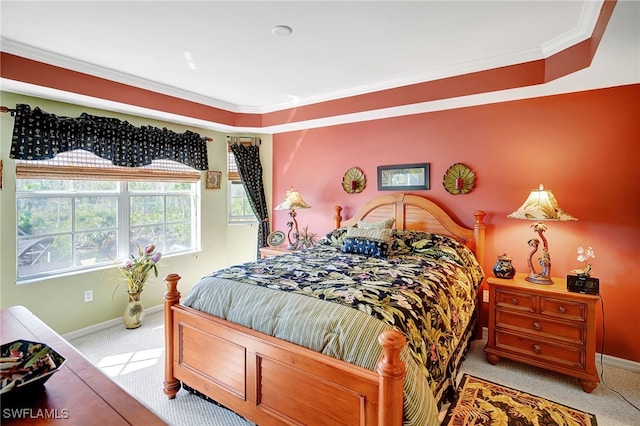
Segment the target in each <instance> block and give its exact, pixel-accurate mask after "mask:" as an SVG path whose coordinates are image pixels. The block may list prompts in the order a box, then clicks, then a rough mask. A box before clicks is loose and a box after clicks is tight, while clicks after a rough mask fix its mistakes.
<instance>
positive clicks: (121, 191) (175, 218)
mask: <svg viewBox="0 0 640 426" xmlns="http://www.w3.org/2000/svg"><path fill="white" fill-rule="evenodd" d="M197 189H198V185H197V184H195V183H191V182H185V183H180V182H126V181H123V182H119V181H87V180H45V179H18V180H17V181H16V202H17V221H18V223H17V229H18V235H17V249H18V251H17V253H18V256H17V262H18V281H20V280H25V279H31V278H36V277H42V276H51V275H56V274H61V273H67V272H71V271H76V270H81V269H90V268H95V267H96V266H104V265H109V264H111V262H112V259H123V258H125V257H127V256H129V254H131V253H133V252H134V250H135V246H136V244H138V245H140V246H141V247H144V246H145V245H147V244H149V243H153V244H155V245H156V246H157V247H158V250H159V251H160V252H162V253H163V255H167V254H171V253H180V252H186V251H190V250H195V249H196V248H197V241H198V232H197V231H198V227H197V220H196V212H197V210H198V209H197V204H196V201H197V199H198V197H197Z"/></svg>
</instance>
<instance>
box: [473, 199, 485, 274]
mask: <svg viewBox="0 0 640 426" xmlns="http://www.w3.org/2000/svg"><path fill="white" fill-rule="evenodd" d="M473 215H474V216H475V217H476V223H474V224H473V241H474V242H475V250H474V253H475V255H476V259H478V263H480V265H481V266H482V267H483V268H484V231H485V225H484V217H485V216H486V215H487V214H486V213H485V212H484V211H482V210H477V211H475V212H474V213H473Z"/></svg>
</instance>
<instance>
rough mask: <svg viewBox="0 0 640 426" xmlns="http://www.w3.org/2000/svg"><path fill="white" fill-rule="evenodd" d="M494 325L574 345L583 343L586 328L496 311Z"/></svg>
mask: <svg viewBox="0 0 640 426" xmlns="http://www.w3.org/2000/svg"><path fill="white" fill-rule="evenodd" d="M495 326H496V327H499V328H504V329H508V330H516V331H520V332H523V333H528V334H531V335H532V336H533V335H535V336H543V337H547V338H552V339H556V340H560V341H563V342H567V343H573V344H575V345H584V344H585V341H586V331H587V330H586V329H585V327H583V326H581V325H578V324H571V323H562V322H558V321H553V320H549V319H544V318H536V317H532V316H530V315H526V314H525V315H522V314H518V313H514V312H506V311H502V310H497V311H496V324H495Z"/></svg>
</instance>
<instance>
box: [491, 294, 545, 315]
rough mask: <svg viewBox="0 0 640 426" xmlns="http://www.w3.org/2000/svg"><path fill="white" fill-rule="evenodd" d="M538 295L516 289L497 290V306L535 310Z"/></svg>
mask: <svg viewBox="0 0 640 426" xmlns="http://www.w3.org/2000/svg"><path fill="white" fill-rule="evenodd" d="M536 300H537V297H536V296H532V295H530V294H526V293H519V292H515V291H505V290H502V289H497V290H496V306H499V307H503V308H507V309H514V310H517V311H525V312H535V311H536Z"/></svg>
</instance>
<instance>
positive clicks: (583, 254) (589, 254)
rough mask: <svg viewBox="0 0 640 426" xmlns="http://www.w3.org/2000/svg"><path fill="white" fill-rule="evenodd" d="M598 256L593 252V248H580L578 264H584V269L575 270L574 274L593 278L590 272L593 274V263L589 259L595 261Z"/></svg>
mask: <svg viewBox="0 0 640 426" xmlns="http://www.w3.org/2000/svg"><path fill="white" fill-rule="evenodd" d="M595 257H596V255H595V253H594V252H593V248H591V247H588V248H586V249H585V248H582V247H578V262H583V263H584V268H582V269H574V270H573V271H571V272H573V273H574V274H577V275H583V276H585V277H589V276H591V274H590V272H591V263H590V262H589V259H595Z"/></svg>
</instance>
